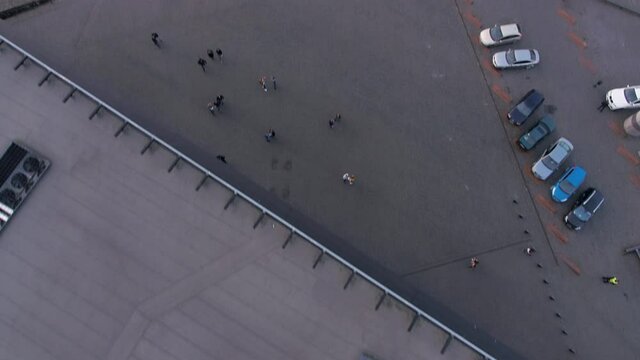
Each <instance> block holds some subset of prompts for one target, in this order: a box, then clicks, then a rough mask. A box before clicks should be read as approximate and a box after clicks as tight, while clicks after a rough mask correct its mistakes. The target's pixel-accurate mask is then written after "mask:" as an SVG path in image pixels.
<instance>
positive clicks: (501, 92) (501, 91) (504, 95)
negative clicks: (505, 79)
mask: <svg viewBox="0 0 640 360" xmlns="http://www.w3.org/2000/svg"><path fill="white" fill-rule="evenodd" d="M491 90H492V91H493V92H494V93H495V94H496V95H498V97H499V98H500V99H502V101H504V102H505V103H507V104H510V103H511V96H510V95H509V94H508V93H507V92H506V91H505V90H504V89H503V88H502V86H500V85H498V84H493V85H491Z"/></svg>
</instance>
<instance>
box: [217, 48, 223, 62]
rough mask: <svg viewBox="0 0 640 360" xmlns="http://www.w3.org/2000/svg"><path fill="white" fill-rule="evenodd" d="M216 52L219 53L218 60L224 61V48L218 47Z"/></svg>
mask: <svg viewBox="0 0 640 360" xmlns="http://www.w3.org/2000/svg"><path fill="white" fill-rule="evenodd" d="M216 54H218V60H220V62H222V50H221V49H220V48H217V49H216Z"/></svg>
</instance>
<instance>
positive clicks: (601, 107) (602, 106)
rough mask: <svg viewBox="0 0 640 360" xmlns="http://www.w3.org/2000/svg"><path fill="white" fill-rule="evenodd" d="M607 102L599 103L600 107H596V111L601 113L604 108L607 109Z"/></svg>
mask: <svg viewBox="0 0 640 360" xmlns="http://www.w3.org/2000/svg"><path fill="white" fill-rule="evenodd" d="M607 105H608V104H607V100H602V102H601V103H600V106H599V107H598V110H599V111H600V112H602V111H603V110H604V109H605V108H606V107H607Z"/></svg>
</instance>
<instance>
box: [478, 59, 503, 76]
mask: <svg viewBox="0 0 640 360" xmlns="http://www.w3.org/2000/svg"><path fill="white" fill-rule="evenodd" d="M482 67H484V68H485V69H486V70H487V71H489V72H490V73H491V74H492V75H493V76H497V77H501V76H502V74H500V72H499V71H498V70H496V68H494V67H493V65H491V63H490V62H489V59H487V58H485V59H484V60H482Z"/></svg>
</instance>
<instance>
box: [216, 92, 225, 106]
mask: <svg viewBox="0 0 640 360" xmlns="http://www.w3.org/2000/svg"><path fill="white" fill-rule="evenodd" d="M216 101H218V102H219V103H220V106H222V105H224V95H222V94H220V95H218V96H216Z"/></svg>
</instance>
